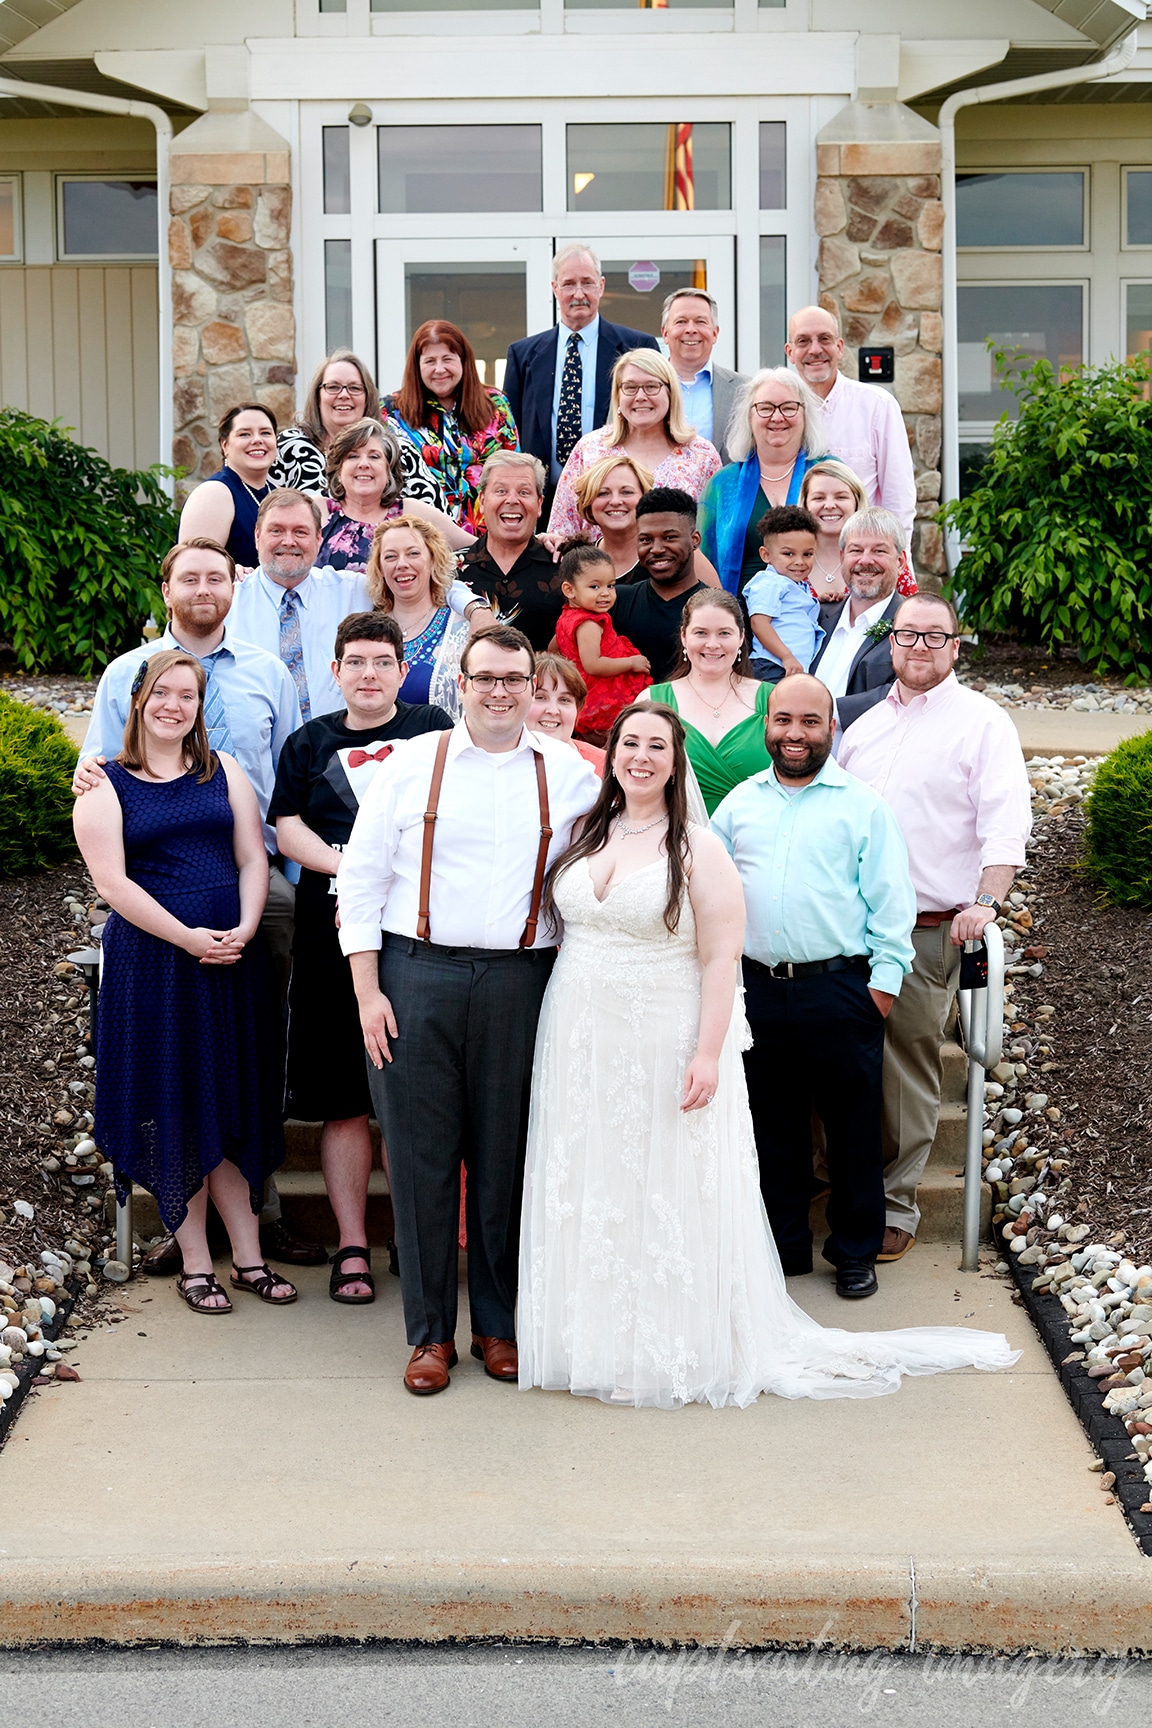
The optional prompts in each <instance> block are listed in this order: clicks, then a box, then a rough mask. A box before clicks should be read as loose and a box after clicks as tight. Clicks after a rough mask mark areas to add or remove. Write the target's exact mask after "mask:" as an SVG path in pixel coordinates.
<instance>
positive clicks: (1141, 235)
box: [1125, 169, 1152, 246]
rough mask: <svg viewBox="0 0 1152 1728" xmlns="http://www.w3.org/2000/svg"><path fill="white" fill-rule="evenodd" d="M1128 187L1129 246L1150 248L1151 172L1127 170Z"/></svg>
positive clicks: (1151, 235)
mask: <svg viewBox="0 0 1152 1728" xmlns="http://www.w3.org/2000/svg"><path fill="white" fill-rule="evenodd" d="M1125 180H1126V181H1127V187H1128V232H1127V234H1126V235H1125V239H1126V240H1127V243H1128V245H1129V246H1152V172H1149V173H1137V171H1136V170H1135V169H1129V171H1128V173H1127V174H1126V175H1125Z"/></svg>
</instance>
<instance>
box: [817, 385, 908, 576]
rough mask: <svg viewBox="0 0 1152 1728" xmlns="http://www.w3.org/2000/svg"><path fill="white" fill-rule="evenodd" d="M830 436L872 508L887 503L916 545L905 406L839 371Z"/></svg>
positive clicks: (828, 412) (830, 405)
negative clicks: (901, 406) (913, 534)
mask: <svg viewBox="0 0 1152 1728" xmlns="http://www.w3.org/2000/svg"><path fill="white" fill-rule="evenodd" d="M823 407H824V433H825V436H826V437H827V439H828V448H829V450H830V451H831V453H832V455H833V456H837V457H839V459H840V461H841V462H846V463H847V464H848V466H849V468H851V469H852V471H853V473H854V474H855V475H856V477H857V479H858V480H859V481H860V484H861V485H862V486H863V488H864V496H865V497H866V498H867V500H868V502H869V504H882V505H883V506H884V508H885V510H891V512H892V514H893V516H895V517H896V518H897V520H898V521H900V522H902V523H903V524H904V532H905V534H906V535H907V536H908V542H909V545H911V541H912V523H913V521H914V519H915V516H916V475H915V471H914V469H913V467H912V451H911V449H910V447H909V444H908V431H907V428H906V426H905V425H904V416H903V415H902V414H901V412H900V404H899V403H898V402H897V400H896V398H895V397H894V396H890V395H889V394H888V392H887V390H884V389H882V388H881V386H880V385H878V384H857V383H856V382H855V381H854V380H853V379H851V378H845V376H844V374H843V372H837V374H836V381H835V383H834V384H833V386H832V388H831V390H829V392H828V394H827V396H826V397H825V398H824V403H823Z"/></svg>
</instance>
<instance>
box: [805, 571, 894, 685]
mask: <svg viewBox="0 0 1152 1728" xmlns="http://www.w3.org/2000/svg"><path fill="white" fill-rule="evenodd" d="M891 599H892V596H891V594H885V596H884V598H883V599H882V600H877V602H876V604H875V605H874V606H869V608H868V610H867V612H861V614H860V616H859V618H857V620H856V622H855V624H853V622H852V601H851V598H849V599H847V600H845V602H844V604H843V606H842V607H841V608H840V616H839V618H838V619H837V620H836V628H835V630H833V632H832V634H831V636H829V638H828V645H827V647H826V648H825V649H824V652H823V654H821V656H820V664H819V665H818V666H817V668H816V671H815V674H814V676H815V677H817V678H819V680H820V682H821V684H823V685H824V687H825V689H827V690H828V691H829V692H830V693H831V694H832V695H833V696H836V697H840V696H843V695H844V694H845V692H846V691H847V689H848V679H849V676H850V674H851V672H852V663H853V661H854V660H855V658H856V656H857V654H859V652H860V650H861V648H863V647H864V645H865V642H866V639H867V636H868V631H869V630H870V629H871V627H872V625H873V624H878V623H879V622H880V620H881V618H883V616H884V613H885V611H886V609H887V607H888V604H889V602H890V600H891Z"/></svg>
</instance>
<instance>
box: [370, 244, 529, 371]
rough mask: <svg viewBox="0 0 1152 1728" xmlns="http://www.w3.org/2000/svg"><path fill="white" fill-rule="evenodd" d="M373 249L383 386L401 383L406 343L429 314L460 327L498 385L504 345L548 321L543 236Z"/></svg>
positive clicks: (480, 365)
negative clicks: (528, 238)
mask: <svg viewBox="0 0 1152 1728" xmlns="http://www.w3.org/2000/svg"><path fill="white" fill-rule="evenodd" d="M376 248H377V250H376V321H377V352H378V354H379V382H380V387H381V390H382V391H383V390H395V389H396V388H398V386H399V383H400V379H401V376H402V374H403V371H404V361H405V357H406V355H407V353H408V345H409V343H410V342H411V340H412V336H413V334H414V332H415V331H416V330H418V329H419V327H420V325H421V324H423V323H425V322H426V321H427V320H428V319H429V318H443V319H446V320H447V321H448V322H449V323H451V324H456V325H458V326H459V328H460V329H461V330H463V332H464V334H465V335H466V336H467V338H468V340H469V341H470V342H471V344H472V346H473V348H474V349H475V350H476V363H477V368H478V370H479V373H480V378H481V382H482V383H485V384H490V385H494V386H495V387H496V389H500V387H501V386H502V384H503V382H504V363H505V357H506V355H507V352H508V345H509V343H511V342H517V341H519V339H520V338H521V337H522V336H527V335H528V334H529V332H531V331H533V330H542V329H546V328H547V326H548V325H549V324H551V322H552V295H551V288H550V286H549V275H550V270H551V263H552V247H551V243H550V242H549V241H547V240H435V241H430V240H378V241H377V243H376Z"/></svg>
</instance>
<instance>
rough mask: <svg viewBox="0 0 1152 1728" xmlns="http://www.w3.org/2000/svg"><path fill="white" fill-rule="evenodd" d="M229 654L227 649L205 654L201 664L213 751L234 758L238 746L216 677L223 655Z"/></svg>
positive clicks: (209, 734) (205, 714) (205, 722)
mask: <svg viewBox="0 0 1152 1728" xmlns="http://www.w3.org/2000/svg"><path fill="white" fill-rule="evenodd" d="M227 652H228V650H227V649H226V648H217V650H216V652H215V654H205V655H204V657H203V659H202V660H201V662H200V664H201V665H202V666H203V668H204V676H205V678H206V680H207V682H206V683H205V685H204V727H205V730H206V731H207V733H208V742H209V744H211V746H212V748H213V750H226V751H227V753H228V755H229V756H234V755H235V754H236V746H235V745H234V744H233V742H232V734H231V732H230V731H229V729H228V710H227V709H226V708H225V706H224V698H223V696H221V694H220V684H219V681H218V679H217V677H216V662H217V661H218V660H219V658H220V656H221V654H226V653H227Z"/></svg>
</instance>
